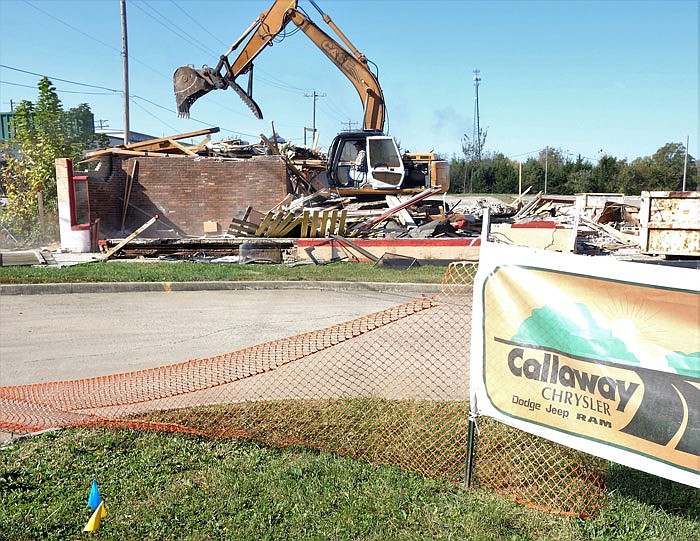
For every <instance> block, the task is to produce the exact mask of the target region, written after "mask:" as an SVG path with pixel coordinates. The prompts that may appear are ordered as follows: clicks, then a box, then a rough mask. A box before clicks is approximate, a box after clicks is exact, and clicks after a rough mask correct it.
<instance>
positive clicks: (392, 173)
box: [367, 136, 405, 189]
mask: <svg viewBox="0 0 700 541" xmlns="http://www.w3.org/2000/svg"><path fill="white" fill-rule="evenodd" d="M367 166H368V167H367V180H368V181H369V183H370V185H371V186H372V188H375V189H376V188H379V189H381V188H399V187H400V186H401V182H402V181H403V178H404V174H405V170H404V165H403V161H402V160H401V154H400V153H399V148H398V146H397V145H396V141H395V140H394V138H393V137H389V136H377V137H368V138H367Z"/></svg>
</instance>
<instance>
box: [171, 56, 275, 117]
mask: <svg viewBox="0 0 700 541" xmlns="http://www.w3.org/2000/svg"><path fill="white" fill-rule="evenodd" d="M173 87H174V90H175V103H176V104H177V116H179V117H184V118H189V117H190V107H191V106H192V104H193V103H194V102H195V101H197V99H199V98H201V97H202V96H204V94H207V93H208V92H211V91H212V90H215V89H217V88H220V89H222V90H224V89H226V88H233V90H234V91H235V92H236V94H238V95H239V96H240V97H241V99H242V100H243V101H244V102H245V104H246V105H247V106H248V108H249V109H250V110H251V112H252V113H253V114H254V115H255V118H258V119H260V118H262V117H263V116H262V111H261V110H260V107H258V104H257V103H255V100H253V97H252V96H251V95H250V93H251V90H250V88H249V91H248V92H246V91H245V90H243V89H242V88H241V87H240V86H238V84H237V83H236V81H234V80H233V79H229V78H228V77H226V76H221V75H219V73H217V72H216V71H215V70H213V69H211V68H209V67H207V66H204V68H202V69H201V70H196V69H194V68H191V67H190V66H182V67H180V68H177V69H176V70H175V73H174V74H173Z"/></svg>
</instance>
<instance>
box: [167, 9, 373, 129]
mask: <svg viewBox="0 0 700 541" xmlns="http://www.w3.org/2000/svg"><path fill="white" fill-rule="evenodd" d="M314 5H315V4H314ZM319 11H320V10H319ZM324 20H326V22H328V23H329V25H330V26H331V28H333V29H334V30H335V32H336V33H338V35H339V37H340V38H341V39H342V40H343V42H344V43H346V44H347V45H348V46H349V48H350V49H351V50H352V51H353V52H352V53H351V52H349V51H348V50H347V49H345V48H344V47H343V46H342V45H340V44H339V43H338V42H337V41H336V40H334V39H333V38H332V37H330V36H329V35H328V34H326V33H325V32H324V31H323V30H321V29H320V28H319V27H318V26H317V25H316V24H315V23H314V22H313V21H311V19H309V18H308V17H307V16H306V15H305V14H304V13H302V12H301V11H299V10H297V0H276V1H275V3H274V4H273V5H272V7H270V9H268V10H267V11H265V12H264V13H262V14H261V15H260V16H259V17H258V19H257V21H256V22H255V23H253V25H252V26H251V27H250V28H249V29H248V30H247V31H246V32H245V33H244V34H243V36H242V37H241V38H240V39H239V40H238V41H237V42H235V43H234V44H233V45H232V46H231V48H230V49H229V51H228V52H227V53H226V54H225V55H222V56H221V58H220V59H219V62H218V64H217V66H216V68H214V69H212V68H209V67H206V66H205V67H204V68H202V69H201V70H195V69H194V68H191V67H188V66H183V67H180V68H178V69H177V70H176V71H175V74H174V76H173V83H174V90H175V100H176V102H177V108H178V113H179V114H180V115H181V116H188V115H189V108H190V106H191V105H192V104H193V103H194V102H195V101H196V100H197V99H198V98H200V97H202V96H203V95H205V94H207V93H208V92H210V91H211V90H214V89H217V88H219V89H226V88H228V87H232V88H233V89H234V90H235V91H236V92H237V93H238V94H239V96H241V98H242V99H243V101H245V102H246V104H248V106H249V107H250V108H251V110H252V111H253V113H254V114H255V115H256V116H257V117H258V118H262V113H261V112H260V108H259V107H258V106H257V104H256V103H255V102H254V101H253V98H252V96H251V90H252V87H251V86H249V88H248V91H247V92H246V91H245V90H243V89H242V88H241V87H240V86H239V85H238V84H237V83H236V82H235V79H236V78H237V77H238V76H240V75H242V74H245V73H248V72H249V71H251V69H252V66H253V60H254V59H255V58H256V57H257V56H258V55H259V54H260V53H261V52H262V50H263V49H264V48H265V47H266V46H267V45H271V44H272V40H273V39H274V38H275V37H276V36H277V35H279V34H280V33H281V32H282V31H283V30H284V28H285V27H286V26H287V25H288V24H289V23H290V22H293V23H294V24H295V25H296V26H297V27H298V28H299V29H301V31H302V32H304V34H305V35H306V36H307V37H308V38H309V39H310V40H311V41H312V42H313V43H314V44H315V45H316V46H317V47H318V48H319V49H320V50H321V51H322V52H323V53H324V54H325V55H326V56H327V57H328V59H329V60H330V61H331V62H333V64H335V66H336V67H337V68H338V69H339V70H340V71H341V72H343V74H344V75H345V76H346V77H347V78H348V79H349V80H350V82H351V83H352V85H353V86H354V87H355V90H356V91H357V93H358V94H359V96H360V99H361V100H362V105H363V109H364V122H363V126H364V129H366V130H379V131H381V130H382V129H383V127H384V117H385V109H384V96H383V94H382V89H381V87H380V85H379V81H378V80H377V78H376V77H375V76H374V74H373V73H372V72H371V71H370V69H369V67H368V66H367V59H366V58H365V57H364V55H362V54H360V53H359V52H358V51H357V49H355V48H354V47H353V46H352V44H350V43H349V41H348V40H347V38H346V37H345V36H344V35H343V34H342V33H341V32H340V30H338V28H337V27H336V26H335V25H334V24H332V22H329V21H330V18H329V17H328V16H327V15H325V14H324ZM251 32H252V36H251V37H250V38H249V39H248V42H247V43H246V44H245V46H244V47H243V49H242V50H241V52H240V53H239V54H238V56H237V57H236V58H235V60H234V61H233V63H230V62H229V59H228V57H229V55H230V54H231V53H233V51H234V50H235V49H236V48H237V46H238V44H240V43H241V42H242V41H243V40H244V39H245V38H246V37H247V36H248V35H250V34H251ZM222 71H223V73H222ZM251 82H252V81H251Z"/></svg>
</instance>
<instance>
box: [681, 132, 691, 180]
mask: <svg viewBox="0 0 700 541" xmlns="http://www.w3.org/2000/svg"><path fill="white" fill-rule="evenodd" d="M689 137H690V136H689V135H686V136H685V160H684V161H683V190H682V191H685V179H686V177H687V176H688V139H689Z"/></svg>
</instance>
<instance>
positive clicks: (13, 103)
mask: <svg viewBox="0 0 700 541" xmlns="http://www.w3.org/2000/svg"><path fill="white" fill-rule="evenodd" d="M5 103H9V104H10V113H14V112H15V102H14V101H13V100H12V99H10V101H9V102H5Z"/></svg>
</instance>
